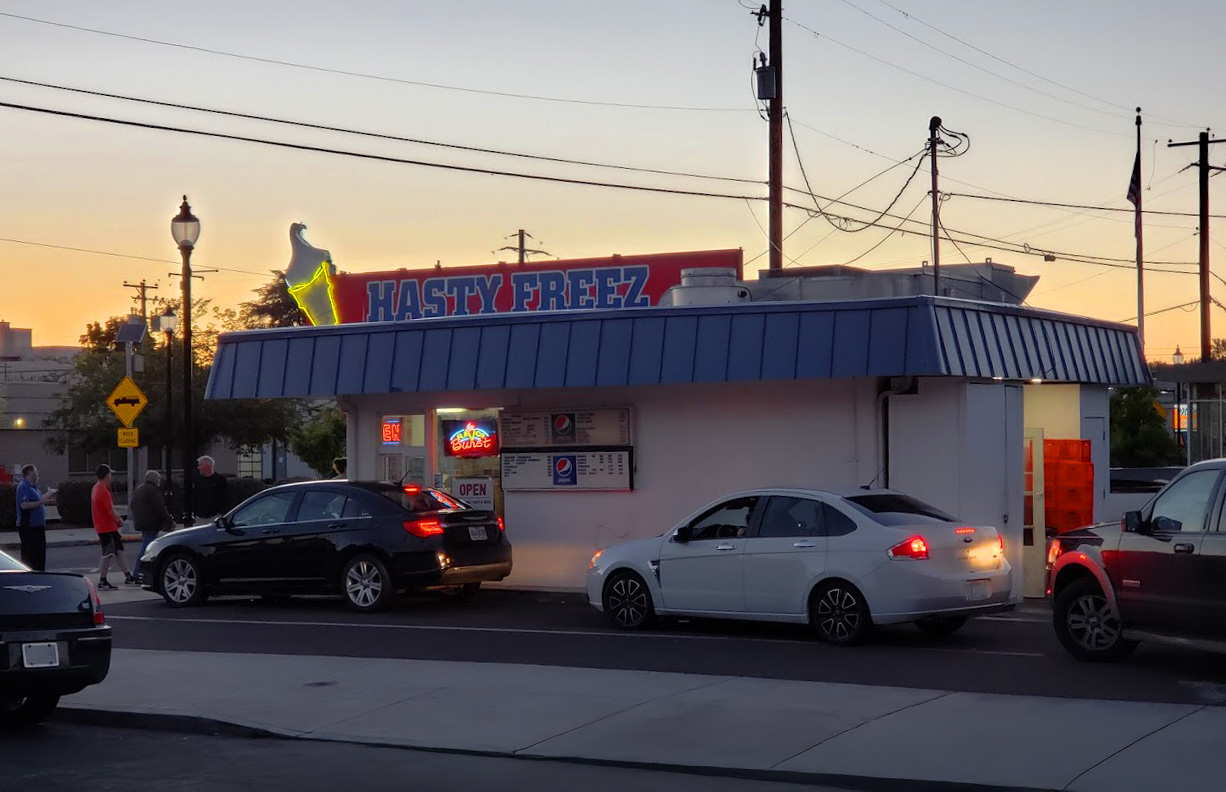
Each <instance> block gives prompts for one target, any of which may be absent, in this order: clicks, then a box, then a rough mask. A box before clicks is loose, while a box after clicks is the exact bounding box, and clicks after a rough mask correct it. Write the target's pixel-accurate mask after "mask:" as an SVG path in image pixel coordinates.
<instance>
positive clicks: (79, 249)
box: [0, 237, 266, 288]
mask: <svg viewBox="0 0 1226 792" xmlns="http://www.w3.org/2000/svg"><path fill="white" fill-rule="evenodd" d="M0 242H8V243H10V244H13V245H30V246H31V247H43V248H51V249H53V250H68V251H71V252H73V253H89V254H91V255H94V256H111V257H112V258H123V259H133V260H134V261H152V262H155V263H157V264H178V263H179V262H177V261H174V260H173V259H161V258H151V257H149V256H136V255H133V254H131V253H115V252H112V251H109V250H95V249H93V248H82V247H72V246H71V245H55V244H52V243H50V242H35V241H33V240H29V239H13V238H11V237H0ZM212 269H215V270H217V271H218V272H234V273H237V274H239V275H259V276H261V277H263V276H264V275H265V274H266V273H263V272H253V271H251V270H241V269H233V268H231V267H213V268H212ZM150 288H155V287H150Z"/></svg>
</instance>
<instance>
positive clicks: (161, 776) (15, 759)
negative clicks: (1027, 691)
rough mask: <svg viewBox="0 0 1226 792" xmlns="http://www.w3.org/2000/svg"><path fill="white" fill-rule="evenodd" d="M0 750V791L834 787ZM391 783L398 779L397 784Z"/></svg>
mask: <svg viewBox="0 0 1226 792" xmlns="http://www.w3.org/2000/svg"><path fill="white" fill-rule="evenodd" d="M69 746H71V747H70V748H69ZM0 754H2V755H3V756H4V758H3V760H2V761H0V787H2V788H3V789H4V792H80V790H91V792H130V790H133V789H150V790H157V789H174V790H181V792H232V791H233V790H259V791H260V792H264V790H269V789H292V790H296V792H316V791H317V790H318V792H333V790H338V789H403V788H409V789H427V790H430V791H431V792H471V791H472V790H480V789H497V790H528V789H530V790H534V792H573V791H574V790H584V792H624V790H626V789H633V790H635V791H636V792H759V791H760V792H787V791H788V790H805V789H808V790H813V791H814V792H819V790H824V791H825V792H838V791H837V790H836V789H835V788H833V787H815V786H803V785H796V784H782V783H779V784H776V783H769V782H764V781H761V780H756V779H739V778H715V777H710V776H693V775H684V774H679V773H670V772H663V771H651V770H636V769H628V768H620V767H597V766H589V765H579V764H568V763H561V762H525V761H521V760H516V759H502V758H495V757H485V756H462V755H455V754H442V753H428V752H422V751H409V750H403V749H395V748H380V747H374V746H366V745H348V744H343V743H306V742H296V741H291V740H278V739H250V738H241V737H231V736H217V735H208V734H179V733H167V732H156V731H145V730H135V729H125V728H105V727H98V726H82V725H74V724H69V723H62V722H52V723H49V724H46V725H45V726H44V727H42V728H41V729H38V730H37V731H35V732H33V733H30V734H28V735H24V736H21V737H6V741H5V742H4V743H3V744H0ZM221 757H224V760H222V759H221ZM391 779H400V783H396V782H395V781H392V780H391Z"/></svg>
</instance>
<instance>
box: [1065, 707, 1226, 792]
mask: <svg viewBox="0 0 1226 792" xmlns="http://www.w3.org/2000/svg"><path fill="white" fill-rule="evenodd" d="M1208 707H1209V705H1208V704H1201V705H1200V706H1199V707H1197V708H1196V709H1194V710H1192V711H1191V712H1188V713H1185V714H1184V715H1181V716H1180V717H1178V718H1176V719H1175V720H1173V721H1171V722H1170V723H1164V724H1163V725H1161V726H1159V727H1158V728H1156V729H1154V730H1153V731H1151V732H1148V733H1146V734H1143V735H1141V736H1140V737H1138V738H1137V739H1135V740H1133V741H1132V742H1130V743H1128V744H1127V745H1125V746H1124V747H1123V748H1121V749H1119V750H1118V751H1115V752H1114V753H1112V754H1111V755H1109V756H1105V757H1103V758H1102V759H1101V760H1099V761H1097V762H1095V763H1094V764H1093V765H1091V766H1090V767H1087V768H1086V769H1085V770H1082V771H1081V772H1080V773H1078V774H1077V775H1075V776H1073V780H1072V781H1069V782H1068V783H1067V784H1065V785H1064V786H1062V787H1060V789H1061V792H1063V790H1066V789H1068V788H1069V787H1071V786H1072V785H1073V784H1076V783H1077V780H1078V779H1080V778H1081V777H1082V776H1083V775H1085V774H1086V773H1088V772H1090V771H1091V770H1093V769H1094V768H1096V767H1099V766H1101V765H1103V764H1106V763H1107V762H1109V761H1111V760H1112V759H1114V758H1115V757H1117V756H1119V755H1120V754H1122V753H1123V752H1124V751H1127V750H1128V749H1129V748H1131V747H1132V746H1134V745H1136V744H1137V743H1139V742H1141V741H1142V740H1148V739H1149V738H1150V737H1153V736H1154V735H1155V734H1157V733H1158V732H1160V731H1164V730H1166V729H1169V728H1171V727H1172V726H1174V725H1175V724H1176V723H1179V722H1180V721H1182V720H1183V719H1184V718H1189V717H1191V716H1193V715H1195V714H1196V713H1198V712H1200V711H1201V710H1203V709H1206V708H1208Z"/></svg>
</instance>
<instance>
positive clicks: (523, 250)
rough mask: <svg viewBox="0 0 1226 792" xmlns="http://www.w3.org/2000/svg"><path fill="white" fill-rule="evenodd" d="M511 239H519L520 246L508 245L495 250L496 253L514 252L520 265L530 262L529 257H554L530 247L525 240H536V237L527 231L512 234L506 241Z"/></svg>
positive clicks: (544, 251)
mask: <svg viewBox="0 0 1226 792" xmlns="http://www.w3.org/2000/svg"><path fill="white" fill-rule="evenodd" d="M511 237H518V238H519V244H518V245H514V246H511V245H507V246H505V247H500V248H498V250H495V251H494V253H495V254H498V253H499V252H501V251H503V250H513V251H515V252H516V253H517V254H518V255H519V263H520V264H524V263H526V262H527V261H528V256H552V255H553V254H552V253H550V252H549V251H546V250H536V249H535V248H530V247H528V246H527V243H526V242H525V241H524V240H525V239H536V237H534V236H532V235H531V234H529V233H528V232H527V231H525V230H524V229H522V228H521V229H519V231H517V232H516V233H514V234H511V235H510V236H507V237H506V239H510V238H511Z"/></svg>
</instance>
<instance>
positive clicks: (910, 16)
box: [877, 0, 1200, 129]
mask: <svg viewBox="0 0 1226 792" xmlns="http://www.w3.org/2000/svg"><path fill="white" fill-rule="evenodd" d="M877 2H879V3H881V4H882V5H884V6H887V7H888V8H892V9H894V10H895V11H897V12H898V13H900V14H902V15H903V16H904V17H906V18H907V19H909V20H911V21H913V22H918V23H919V24H921V25H923V26H924V27H926V28H928V29H929V30H933V31H936V32H937V33H940V34H941V35H942V36H945V37H946V38H948V39H952V40H953V41H956V42H958V43H959V44H961V45H963V46H965V47H970V48H971V49H973V50H975V51H976V52H978V53H980V54H981V55H986V56H988V57H989V58H991V59H992V60H995V61H998V62H1000V63H1003V64H1005V65H1006V66H1010V67H1012V68H1014V69H1017V70H1018V71H1020V72H1023V73H1025V74H1029V75H1030V76H1031V77H1035V78H1037V79H1039V80H1042V81H1043V82H1045V83H1048V84H1049V85H1054V86H1056V87H1057V88H1063V89H1064V90H1066V91H1070V92H1072V93H1075V94H1078V95H1080V96H1084V97H1085V98H1087V99H1093V100H1094V101H1096V102H1100V103H1102V104H1105V105H1109V106H1111V107H1115V108H1118V109H1120V110H1124V111H1129V110H1131V109H1132V108H1131V107H1127V106H1125V105H1121V104H1117V103H1115V102H1112V101H1110V100H1107V99H1103V98H1101V97H1098V96H1095V95H1094V94H1090V93H1086V92H1085V91H1081V90H1078V89H1076V88H1073V87H1072V86H1069V85H1065V84H1064V83H1061V82H1057V81H1055V80H1052V79H1050V78H1048V77H1044V76H1043V75H1042V74H1038V73H1037V72H1033V71H1031V70H1030V69H1027V68H1026V67H1024V66H1019V65H1017V64H1016V63H1013V62H1012V61H1009V60H1006V59H1004V58H1002V57H1000V56H999V55H997V54H996V53H994V52H990V51H988V50H985V49H982V48H981V47H977V46H975V45H974V44H972V43H971V42H969V41H966V40H965V39H961V38H958V37H957V36H955V35H953V34H952V33H947V32H946V31H944V30H942V29H941V28H939V27H936V26H935V25H931V24H929V23H927V22H925V21H924V20H922V19H920V18H919V17H917V16H915V15H914V14H912V13H911V12H909V11H904V10H903V9H901V8H899V7H898V6H896V5H893V4H892V3H889V2H887V0H877ZM1152 117H1153V118H1156V119H1159V120H1161V121H1166V122H1168V123H1170V124H1172V125H1174V126H1182V127H1195V128H1198V129H1199V128H1200V127H1199V125H1196V124H1186V123H1183V122H1181V121H1175V120H1173V119H1170V118H1164V117H1162V116H1159V115H1154V116H1152Z"/></svg>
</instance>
